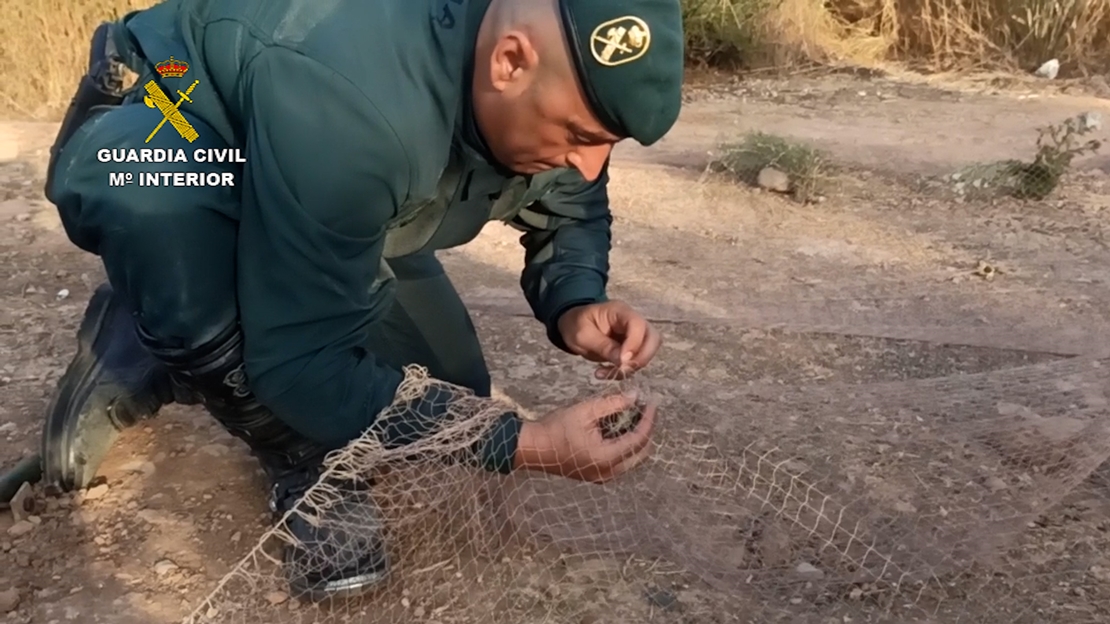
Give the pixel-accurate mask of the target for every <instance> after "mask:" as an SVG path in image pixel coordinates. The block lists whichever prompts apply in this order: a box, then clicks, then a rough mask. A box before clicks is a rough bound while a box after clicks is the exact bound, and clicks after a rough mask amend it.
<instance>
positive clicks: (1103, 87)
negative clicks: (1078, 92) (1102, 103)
mask: <svg viewBox="0 0 1110 624" xmlns="http://www.w3.org/2000/svg"><path fill="white" fill-rule="evenodd" d="M1088 84H1089V85H1090V87H1091V91H1093V92H1094V94H1095V95H1096V96H1098V97H1100V98H1110V82H1107V81H1106V78H1104V77H1103V76H1100V75H1098V74H1095V75H1094V76H1091V78H1090V80H1088Z"/></svg>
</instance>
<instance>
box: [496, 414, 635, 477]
mask: <svg viewBox="0 0 1110 624" xmlns="http://www.w3.org/2000/svg"><path fill="white" fill-rule="evenodd" d="M635 405H636V396H635V395H628V394H617V395H613V396H606V397H601V398H596V399H590V400H588V401H583V402H582V403H578V404H575V405H571V406H569V407H564V408H562V409H557V410H555V411H553V412H550V413H548V414H547V415H546V416H544V417H543V418H541V419H540V420H538V421H535V422H526V423H524V426H523V427H522V429H521V432H520V439H519V441H518V443H517V453H516V456H515V457H514V463H515V468H518V469H519V468H523V469H526V470H535V471H539V472H545V473H548V474H555V475H559V476H562V477H567V478H569V479H577V480H579V481H588V482H591V483H604V482H606V481H609V480H611V479H614V478H616V477H618V476H620V475H622V474H624V473H625V472H628V471H629V470H631V469H632V468H635V467H636V466H637V465H639V464H640V463H641V462H643V461H644V460H645V459H647V458H648V457H649V456H650V455H651V451H652V444H651V433H652V430H653V428H654V426H655V415H656V404H655V403H654V402H652V403H648V404H647V405H646V406H645V407H644V409H643V417H642V418H641V419H640V422H639V424H638V425H637V426H636V428H635V429H633V430H631V431H629V432H628V433H626V434H624V435H622V436H620V437H618V438H615V439H606V438H604V437H603V436H602V434H601V426H600V421H601V419H603V418H605V417H606V416H608V415H610V414H615V413H617V412H620V411H622V410H625V409H628V408H630V407H634V406H635Z"/></svg>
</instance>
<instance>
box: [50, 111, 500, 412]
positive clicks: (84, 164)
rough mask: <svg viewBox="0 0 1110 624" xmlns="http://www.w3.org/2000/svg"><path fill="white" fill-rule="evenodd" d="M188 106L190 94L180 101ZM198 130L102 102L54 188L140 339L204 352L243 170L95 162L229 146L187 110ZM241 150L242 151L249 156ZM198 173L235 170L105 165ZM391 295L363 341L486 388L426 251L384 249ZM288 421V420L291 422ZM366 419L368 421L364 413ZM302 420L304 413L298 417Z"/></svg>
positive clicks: (390, 356) (222, 328)
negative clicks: (132, 151) (128, 179)
mask: <svg viewBox="0 0 1110 624" xmlns="http://www.w3.org/2000/svg"><path fill="white" fill-rule="evenodd" d="M185 106H186V107H187V106H188V104H187V103H186V104H185ZM184 114H185V116H186V118H188V119H189V121H190V122H191V123H192V125H193V127H194V128H195V129H196V131H197V133H198V134H199V138H197V139H196V140H194V141H193V142H192V143H186V142H185V141H184V140H183V139H182V138H181V136H179V135H178V133H177V131H176V130H175V128H174V127H172V126H171V124H169V123H166V124H165V125H164V126H163V127H162V128H161V130H160V131H159V132H158V133H157V134H156V135H155V136H154V137H153V138H152V139H151V140H150V141H149V143H144V141H146V139H147V136H148V135H149V134H150V132H151V130H152V129H154V128H155V126H156V125H157V124H158V123H159V122H160V121H161V120H162V114H161V112H159V111H158V110H157V109H152V108H148V107H147V106H146V105H144V104H143V103H142V102H141V101H139V102H134V103H125V104H123V105H122V106H119V107H114V108H108V109H102V110H99V111H97V112H96V114H95V115H94V116H92V117H91V118H90V119H89V120H88V121H86V122H85V123H84V124H83V125H82V126H81V127H80V128H79V129H78V130H77V131H76V132H75V134H74V135H73V137H72V138H71V139H70V140H69V141H68V143H67V144H66V146H65V148H64V149H63V151H62V152H61V153H60V154H59V156H58V161H57V164H56V167H55V169H54V173H55V175H54V183H53V187H52V188H50V189H48V194H49V195H50V198H51V200H52V201H53V202H54V203H55V205H56V206H57V207H58V210H59V214H60V217H61V221H62V224H63V226H64V228H65V231H66V233H67V234H68V236H69V238H70V240H71V241H72V242H73V243H74V244H76V245H77V246H78V247H80V248H82V249H84V250H86V251H88V252H90V253H93V254H96V255H98V256H99V257H100V258H101V260H102V262H103V265H104V268H105V270H106V272H107V275H108V279H109V281H110V283H111V284H112V287H113V289H114V290H115V291H116V292H118V293H121V294H122V295H123V296H124V297H125V300H126V301H127V302H128V304H129V305H130V306H131V309H132V310H134V313H135V317H136V321H137V325H138V328H139V330H140V333H141V334H143V335H144V336H146V337H147V339H148V341H149V342H151V343H152V344H155V345H158V346H159V347H165V348H167V349H170V350H173V351H175V352H177V353H186V354H187V353H189V352H191V351H197V350H203V349H204V348H205V346H206V345H208V344H209V343H211V342H212V341H213V340H217V339H218V337H219V336H225V335H226V334H227V331H228V329H229V328H232V327H234V326H236V324H237V323H238V315H237V308H238V306H237V305H236V286H235V284H236V278H235V275H236V254H237V253H250V250H249V249H239V248H238V245H237V232H238V227H237V225H238V224H237V221H236V215H237V214H238V213H239V210H238V207H237V205H236V203H237V201H238V196H239V192H238V184H240V183H241V179H240V172H239V170H238V169H237V167H239V166H241V165H234V164H201V165H198V164H195V163H193V162H189V163H167V162H137V163H136V162H124V163H114V162H101V161H100V160H98V157H97V154H98V151H99V150H111V149H117V150H118V149H129V148H172V149H185V152H186V154H188V155H190V160H191V159H192V157H191V154H192V153H193V151H194V150H196V149H204V148H216V149H220V148H226V147H228V146H227V145H225V144H224V143H223V142H222V141H221V140H220V139H219V138H218V136H217V135H216V133H215V131H214V130H212V129H211V128H210V127H209V126H207V125H206V124H204V123H203V122H201V121H200V120H199V119H197V118H195V117H191V116H190V115H189V114H188V113H184ZM248 158H249V156H248ZM165 171H197V172H200V173H216V174H219V173H224V172H230V173H232V174H233V175H234V179H235V181H236V186H230V187H228V186H184V187H182V186H178V187H174V186H139V185H138V184H137V183H136V182H132V183H131V184H129V185H125V186H112V185H111V184H110V174H111V173H112V172H129V173H131V175H132V176H134V177H133V178H132V179H133V180H137V179H138V177H139V176H141V175H142V174H143V173H149V172H165ZM358 208H359V207H358V206H352V207H351V209H352V210H357V209H358ZM389 264H390V267H391V268H392V270H393V272H394V273H395V275H396V283H395V298H394V301H393V303H392V304H391V307H390V308H389V309H388V311H387V312H386V314H385V315H384V317H383V318H382V319H381V320H379V321H377V322H376V323H374V324H373V325H372V326H371V327H370V329H369V337H368V339H367V343H366V348H367V349H368V350H369V351H370V352H372V353H374V354H375V355H376V356H377V357H379V358H381V359H382V360H383V361H384V362H385V363H388V364H391V365H393V366H395V367H401V366H404V365H407V364H418V365H422V366H425V367H427V368H428V371H429V373H430V374H431V375H433V376H434V377H437V378H439V379H442V380H444V381H448V382H451V383H454V384H457V385H461V386H466V387H469V388H471V389H472V390H474V391H475V392H476V393H477V394H478V395H480V396H489V393H490V378H489V372H488V370H487V368H486V363H485V360H484V357H483V354H482V351H481V347H480V345H479V341H478V338H477V335H476V333H475V330H474V326H473V324H472V322H471V319H470V316H469V314H468V313H467V311H466V309H465V307H464V306H463V303H462V301H461V300H460V299H459V296H458V293H457V292H456V291H455V289H454V287H453V286H452V284H451V282H450V280H449V279H448V277H447V275H446V274H445V272H444V270H443V267H442V265H441V264H440V263H439V261H438V259H436V257H435V256H434V254H433V253H431V252H422V253H420V254H417V255H413V256H408V257H404V258H397V259H391V260H390V261H389ZM289 424H292V423H289ZM367 424H369V423H367ZM302 426H303V423H302Z"/></svg>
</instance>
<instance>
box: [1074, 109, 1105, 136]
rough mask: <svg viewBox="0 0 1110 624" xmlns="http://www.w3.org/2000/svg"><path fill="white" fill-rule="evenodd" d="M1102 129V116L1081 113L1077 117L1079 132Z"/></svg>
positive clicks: (1093, 112)
mask: <svg viewBox="0 0 1110 624" xmlns="http://www.w3.org/2000/svg"><path fill="white" fill-rule="evenodd" d="M1101 127H1102V115H1101V114H1099V113H1097V112H1095V111H1090V112H1086V113H1083V114H1082V115H1080V116H1079V131H1080V132H1093V131H1095V130H1098V129H1099V128H1101Z"/></svg>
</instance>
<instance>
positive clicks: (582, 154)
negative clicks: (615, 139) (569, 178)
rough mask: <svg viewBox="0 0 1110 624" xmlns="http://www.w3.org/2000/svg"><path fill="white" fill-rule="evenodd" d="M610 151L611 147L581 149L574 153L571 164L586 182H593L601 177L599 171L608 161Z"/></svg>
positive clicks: (600, 146) (597, 146) (596, 146)
mask: <svg viewBox="0 0 1110 624" xmlns="http://www.w3.org/2000/svg"><path fill="white" fill-rule="evenodd" d="M612 151H613V146H612V145H591V146H589V147H581V148H579V149H578V150H577V151H576V152H575V154H574V158H573V160H572V163H571V164H573V165H574V168H575V169H577V170H578V172H579V173H581V174H582V177H583V178H585V179H586V181H587V182H593V181H594V180H596V179H597V178H598V176H600V175H601V170H602V169H603V168H604V167H605V161H607V160H608V159H609V154H610V153H611V152H612Z"/></svg>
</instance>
